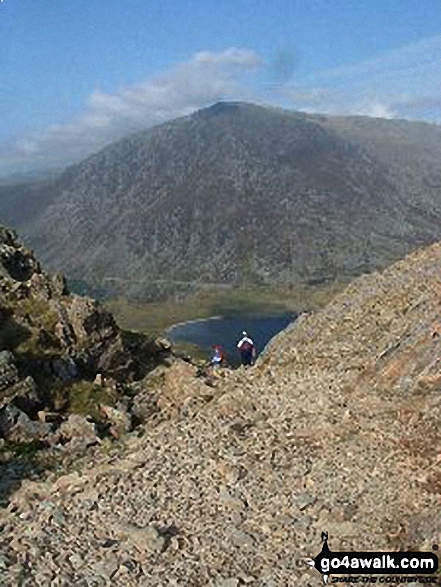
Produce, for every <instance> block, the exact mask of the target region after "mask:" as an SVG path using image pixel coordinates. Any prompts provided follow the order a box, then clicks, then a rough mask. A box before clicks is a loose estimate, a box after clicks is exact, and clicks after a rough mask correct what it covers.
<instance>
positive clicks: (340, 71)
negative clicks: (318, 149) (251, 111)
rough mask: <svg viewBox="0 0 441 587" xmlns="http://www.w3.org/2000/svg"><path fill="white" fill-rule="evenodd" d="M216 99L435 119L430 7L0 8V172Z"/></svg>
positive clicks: (435, 47)
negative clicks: (0, 113)
mask: <svg viewBox="0 0 441 587" xmlns="http://www.w3.org/2000/svg"><path fill="white" fill-rule="evenodd" d="M217 99H240V100H248V101H253V102H258V103H262V104H273V105H282V106H285V107H287V108H292V109H298V110H305V111H309V112H325V113H329V114H361V115H367V116H380V117H386V118H394V117H399V118H410V119H422V120H428V121H430V122H437V123H439V122H441V1H440V0H270V1H269V0H156V1H153V0H125V1H124V0H3V1H1V0H0V100H1V106H2V118H1V121H2V126H1V131H2V132H1V135H0V174H3V175H4V174H7V173H8V172H14V171H17V170H21V169H28V168H29V169H31V168H36V167H45V166H53V165H62V164H64V163H66V162H71V161H76V160H78V159H80V158H82V157H83V156H85V155H87V154H89V153H90V152H92V151H94V150H97V149H99V148H100V147H102V146H103V145H105V144H106V143H108V142H110V141H112V140H115V139H117V138H119V137H121V136H124V134H127V133H128V132H131V131H133V130H137V129H140V128H144V127H148V126H151V125H152V124H157V123H160V122H162V121H164V120H167V119H170V118H173V117H176V116H180V115H183V114H187V113H190V112H192V111H194V110H196V109H198V108H201V107H204V106H207V105H209V104H211V103H213V102H214V101H216V100H217Z"/></svg>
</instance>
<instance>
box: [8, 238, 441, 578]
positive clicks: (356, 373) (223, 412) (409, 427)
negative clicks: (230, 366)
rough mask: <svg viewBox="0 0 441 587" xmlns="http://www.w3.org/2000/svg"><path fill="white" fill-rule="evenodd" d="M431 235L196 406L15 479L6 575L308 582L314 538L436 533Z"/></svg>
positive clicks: (427, 542) (375, 545)
mask: <svg viewBox="0 0 441 587" xmlns="http://www.w3.org/2000/svg"><path fill="white" fill-rule="evenodd" d="M440 305H441V245H435V246H432V247H431V248H429V249H426V250H423V251H419V252H417V253H415V254H413V255H411V256H409V257H407V258H406V259H405V260H403V261H400V262H399V263H397V264H395V265H393V266H392V267H390V268H389V269H387V270H385V271H384V272H383V273H381V274H379V273H374V274H371V275H369V276H365V277H362V278H360V279H358V280H357V281H355V282H354V283H353V284H351V285H350V286H349V287H348V289H347V290H346V291H345V292H344V293H343V294H341V295H340V296H338V297H337V298H335V300H334V301H333V302H332V303H331V304H330V305H329V306H328V307H327V308H325V309H324V310H322V311H320V312H318V313H317V314H313V315H310V316H303V317H302V318H300V319H299V320H298V321H297V322H296V323H295V324H294V325H293V326H292V327H290V328H289V329H288V330H287V331H285V332H283V333H282V334H280V335H279V336H278V338H277V339H275V340H274V342H273V343H272V344H271V345H270V347H269V348H268V349H267V350H266V352H265V353H264V355H263V356H262V357H261V358H260V359H259V361H258V364H257V366H256V367H255V368H254V369H252V370H250V371H247V372H241V371H237V372H235V373H234V374H233V375H230V376H229V377H227V378H226V379H225V381H224V383H223V385H222V386H221V388H219V389H218V391H219V392H220V395H218V396H217V397H215V398H213V400H212V401H210V402H209V403H208V404H206V405H205V406H202V407H201V406H199V407H198V408H197V409H196V411H193V412H190V413H188V412H185V411H181V412H180V413H179V414H177V417H175V418H174V419H172V420H169V421H167V423H162V424H161V423H160V424H159V425H158V426H156V427H154V428H151V429H148V428H146V431H145V435H144V436H143V437H142V438H131V439H130V441H129V442H128V443H127V444H126V445H125V446H124V450H123V451H122V452H121V455H120V456H119V457H115V456H112V458H108V457H106V456H105V455H101V456H97V457H96V460H95V461H91V462H89V463H88V464H87V466H85V467H84V468H83V470H82V472H77V473H72V474H70V475H67V476H62V477H60V478H58V479H52V481H51V480H50V479H49V480H48V481H47V482H46V483H30V482H27V483H24V484H23V487H22V488H21V490H20V491H18V492H16V493H15V495H14V496H12V498H11V503H10V506H9V507H8V509H7V511H4V513H3V516H2V521H1V530H2V532H1V537H0V551H1V553H2V556H1V565H2V569H3V571H2V572H3V575H2V579H3V581H4V584H5V585H8V586H9V585H10V586H12V585H16V584H20V585H46V584H47V585H49V584H51V583H52V584H53V583H54V582H55V583H56V584H58V585H66V586H67V585H72V584H75V585H85V586H86V585H92V584H93V585H103V586H104V585H109V584H115V585H127V586H138V585H142V586H159V585H161V586H166V585H170V586H171V585H173V586H177V585H182V586H184V585H186V586H187V585H191V586H208V585H210V586H213V587H214V586H217V587H237V586H239V585H252V586H253V587H254V586H259V587H269V586H270V587H280V586H290V587H291V586H292V587H294V586H305V587H306V586H312V585H316V584H318V582H319V581H320V578H319V576H318V575H317V574H316V571H314V570H307V568H306V565H305V562H304V559H305V558H307V557H310V556H311V555H316V554H317V553H318V551H319V549H320V535H321V532H322V531H328V532H329V539H330V546H331V548H332V549H333V550H338V549H344V550H376V551H378V550H388V549H415V550H418V549H431V547H432V545H433V544H439V543H440V541H441V519H440V517H439V516H438V515H437V512H439V510H440V495H441V470H440V465H441V433H440V429H439V421H440V417H441V395H440V391H441V375H440V372H439V360H438V359H439V354H440V350H441V337H440V336H439V335H438V333H439V332H441V328H440V321H439V320H440V318H439V315H440Z"/></svg>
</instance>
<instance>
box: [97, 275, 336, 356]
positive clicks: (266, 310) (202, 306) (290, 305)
mask: <svg viewBox="0 0 441 587" xmlns="http://www.w3.org/2000/svg"><path fill="white" fill-rule="evenodd" d="M345 285H346V284H345V283H342V282H333V283H330V284H322V285H316V286H308V285H296V286H290V287H288V286H283V287H276V286H248V287H232V288H229V289H226V288H222V289H214V288H213V289H210V290H205V291H202V292H200V293H199V294H197V295H195V296H194V297H192V298H188V299H186V300H184V301H182V302H173V301H166V302H128V301H127V300H126V299H124V298H120V299H117V300H110V301H108V302H106V304H105V305H106V306H107V308H108V309H109V310H110V311H111V312H112V313H113V315H114V316H115V318H116V320H117V322H118V324H119V325H120V326H121V327H122V328H124V329H127V330H136V331H139V332H144V333H145V334H148V335H149V336H154V337H157V336H161V335H162V334H163V332H164V330H166V329H167V328H168V327H170V326H172V325H173V324H176V323H178V322H186V321H188V320H198V319H202V318H209V317H210V316H228V317H233V316H244V315H259V314H261V315H263V314H264V315H271V314H274V315H277V314H283V313H289V312H299V311H304V310H316V309H318V308H320V307H323V306H324V305H325V304H326V303H327V302H329V301H330V300H331V299H332V298H333V297H334V295H336V294H337V293H338V292H339V291H341V290H342V289H343V287H344V286H345ZM192 350H194V349H192ZM191 354H193V353H191Z"/></svg>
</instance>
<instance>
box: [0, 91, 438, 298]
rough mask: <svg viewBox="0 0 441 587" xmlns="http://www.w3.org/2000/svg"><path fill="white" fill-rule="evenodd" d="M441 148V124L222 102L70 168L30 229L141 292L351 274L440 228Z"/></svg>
mask: <svg viewBox="0 0 441 587" xmlns="http://www.w3.org/2000/svg"><path fill="white" fill-rule="evenodd" d="M440 147H441V128H440V127H439V126H436V125H429V124H425V123H419V122H406V121H394V120H381V119H368V118H359V117H358V118H357V117H348V118H332V117H324V116H318V115H309V114H304V113H298V112H291V111H285V110H282V109H275V108H265V107H261V106H256V105H252V104H246V103H229V102H227V103H218V104H215V105H213V106H212V107H209V108H206V109H204V110H201V111H198V112H196V113H195V114H192V115H191V116H187V117H184V118H180V119H177V120H173V121H171V122H167V123H165V124H163V125H160V126H158V127H155V128H152V129H149V130H147V131H143V132H141V133H138V134H135V135H132V136H130V137H128V138H126V139H124V140H122V141H119V142H117V143H115V144H112V145H110V146H108V147H107V148H105V149H103V150H102V151H100V152H98V153H96V154H94V155H92V156H91V157H89V158H88V159H86V160H85V161H83V162H82V163H80V164H79V165H76V166H73V167H71V168H69V169H68V170H66V172H65V173H63V174H62V175H61V176H60V177H59V178H58V179H57V180H56V182H55V186H56V187H55V192H51V190H48V193H47V194H46V195H47V198H48V199H47V200H46V201H44V202H42V204H41V209H40V213H39V215H38V217H37V218H36V219H35V222H32V224H31V225H29V224H28V225H27V226H26V229H25V232H26V235H27V236H28V237H29V242H30V243H31V244H32V246H33V247H34V248H35V249H36V250H37V252H38V253H39V254H40V255H41V256H42V258H43V260H44V261H45V262H46V263H47V264H48V266H49V267H51V268H57V269H61V270H63V271H64V272H66V274H67V275H68V277H69V278H71V279H75V280H82V281H83V282H85V283H87V284H89V285H90V284H100V285H103V284H107V286H108V287H111V286H117V287H119V288H122V289H123V290H125V291H126V292H129V293H137V294H139V295H142V296H144V297H145V296H151V297H160V296H163V295H166V294H167V293H170V292H176V291H179V290H183V291H186V290H188V288H189V284H192V283H195V282H196V283H207V282H208V283H242V284H243V283H270V282H271V283H274V282H276V283H293V282H309V283H315V282H321V281H326V280H333V279H339V278H344V279H347V278H348V277H351V276H354V275H358V274H361V273H364V272H369V271H372V270H375V269H377V268H381V267H384V266H386V265H388V264H390V263H391V262H392V261H393V260H396V259H398V258H400V257H402V256H404V255H405V254H406V253H407V252H409V251H410V250H412V249H414V248H416V247H419V246H421V245H424V244H428V243H430V242H433V241H434V240H436V239H438V238H441V157H440V154H441V148H440ZM37 200H38V198H37ZM0 214H1V209H0Z"/></svg>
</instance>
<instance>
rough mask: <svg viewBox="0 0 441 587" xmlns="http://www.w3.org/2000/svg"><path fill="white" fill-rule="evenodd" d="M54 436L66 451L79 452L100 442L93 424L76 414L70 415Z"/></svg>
mask: <svg viewBox="0 0 441 587" xmlns="http://www.w3.org/2000/svg"><path fill="white" fill-rule="evenodd" d="M56 436H57V440H58V441H59V442H61V443H62V444H63V445H64V448H65V449H68V450H81V449H84V448H87V447H88V446H93V445H94V444H98V443H99V442H100V439H99V437H98V436H97V431H96V427H95V424H94V423H93V422H89V420H87V418H86V417H84V416H80V415H78V414H71V415H70V416H69V418H68V419H67V421H66V422H63V423H62V424H61V426H60V428H59V430H58V431H57V434H56Z"/></svg>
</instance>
